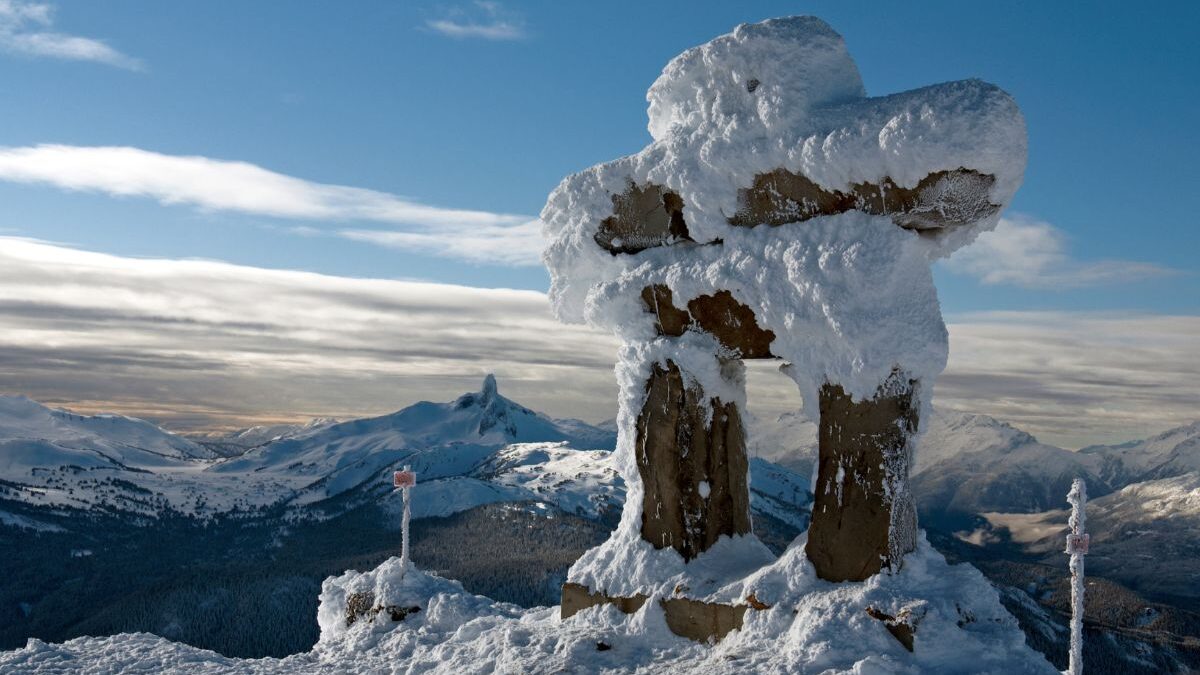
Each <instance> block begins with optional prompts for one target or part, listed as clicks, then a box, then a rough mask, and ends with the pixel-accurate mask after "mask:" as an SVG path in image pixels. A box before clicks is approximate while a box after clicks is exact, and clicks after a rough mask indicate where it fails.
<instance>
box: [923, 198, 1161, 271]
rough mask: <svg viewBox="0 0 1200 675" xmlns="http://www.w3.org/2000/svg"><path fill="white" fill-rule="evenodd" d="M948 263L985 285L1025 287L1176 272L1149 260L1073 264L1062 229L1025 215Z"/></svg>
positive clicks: (1011, 219) (1007, 222)
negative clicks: (1148, 261)
mask: <svg viewBox="0 0 1200 675" xmlns="http://www.w3.org/2000/svg"><path fill="white" fill-rule="evenodd" d="M943 264H944V265H945V266H946V268H947V269H949V270H950V271H952V272H958V273H962V274H969V275H971V276H974V277H976V278H978V279H979V280H980V281H982V282H983V283H985V284H989V285H999V284H1008V285H1013V286H1022V287H1025V288H1078V287H1083V286H1096V285H1101V284H1108V283H1115V282H1121V281H1135V280H1139V279H1147V278H1151V277H1161V276H1166V275H1170V274H1175V273H1176V271H1175V270H1172V269H1170V268H1167V267H1163V266H1161V265H1156V264H1154V263H1147V262H1135V261H1129V260H1098V261H1094V262H1080V261H1077V260H1073V259H1071V257H1070V256H1069V255H1068V254H1067V238H1066V236H1065V235H1064V234H1063V232H1062V231H1061V230H1059V229H1058V228H1056V227H1054V226H1053V225H1051V224H1049V223H1046V222H1043V221H1040V220H1036V219H1033V218H1030V217H1028V216H1023V215H1015V216H1012V217H1009V218H1002V219H1001V220H1000V224H999V225H998V226H997V227H996V229H995V230H993V231H992V232H985V233H983V234H981V235H980V236H979V239H978V240H976V241H975V243H973V244H971V245H970V246H968V247H966V248H964V249H962V250H960V251H958V252H956V253H955V254H954V255H952V256H950V258H949V259H947V260H946V261H945V262H944V263H943Z"/></svg>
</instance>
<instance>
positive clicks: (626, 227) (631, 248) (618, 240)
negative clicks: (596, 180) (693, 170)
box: [594, 182, 691, 255]
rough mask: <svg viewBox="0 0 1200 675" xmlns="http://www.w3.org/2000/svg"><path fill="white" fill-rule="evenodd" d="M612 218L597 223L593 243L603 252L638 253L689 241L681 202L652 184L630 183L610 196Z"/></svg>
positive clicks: (677, 197) (672, 194) (678, 197)
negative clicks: (623, 190)
mask: <svg viewBox="0 0 1200 675" xmlns="http://www.w3.org/2000/svg"><path fill="white" fill-rule="evenodd" d="M612 203H613V215H611V216H609V217H608V218H605V219H604V220H603V221H601V222H600V228H599V229H598V230H597V231H596V234H595V237H594V239H595V241H596V243H597V244H598V245H599V246H600V248H603V249H604V250H606V251H608V252H610V253H612V254H613V255H616V254H618V253H637V252H638V251H644V250H646V249H648V248H653V247H655V246H663V245H666V244H671V243H674V242H677V241H691V237H690V236H689V235H688V229H687V223H685V222H684V220H683V199H682V198H680V196H679V195H678V194H676V193H674V192H671V191H670V190H667V189H664V188H663V187H662V186H660V185H654V184H653V183H650V184H647V185H645V186H641V185H636V184H634V183H632V182H631V183H630V184H629V187H628V188H627V189H626V190H625V192H622V193H621V194H618V195H613V196H612Z"/></svg>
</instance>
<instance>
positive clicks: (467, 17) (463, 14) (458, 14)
mask: <svg viewBox="0 0 1200 675" xmlns="http://www.w3.org/2000/svg"><path fill="white" fill-rule="evenodd" d="M425 26H426V27H427V28H429V29H430V30H432V31H434V32H437V33H441V34H442V35H445V36H447V37H452V38H480V39H484V40H521V39H524V38H525V36H526V35H525V26H524V23H523V22H522V21H521V20H520V18H519V17H517V16H516V15H514V14H513V13H512V12H510V11H508V10H506V9H505V8H504V6H503V5H501V4H500V3H499V2H486V1H484V0H478V1H477V2H474V3H472V5H470V6H459V7H455V8H453V9H451V10H450V13H449V15H448V16H446V17H444V18H441V19H433V20H430V21H426V22H425Z"/></svg>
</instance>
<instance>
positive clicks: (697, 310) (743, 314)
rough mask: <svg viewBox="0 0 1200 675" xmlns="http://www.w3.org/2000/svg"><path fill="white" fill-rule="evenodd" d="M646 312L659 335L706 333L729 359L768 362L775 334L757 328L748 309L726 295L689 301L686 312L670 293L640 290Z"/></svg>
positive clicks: (659, 286)
mask: <svg viewBox="0 0 1200 675" xmlns="http://www.w3.org/2000/svg"><path fill="white" fill-rule="evenodd" d="M642 303H643V304H644V306H645V307H646V311H648V312H651V313H653V314H654V315H655V327H656V328H657V330H658V334H659V335H665V336H669V337H678V336H680V335H683V333H684V331H686V330H687V329H688V328H690V327H693V326H695V327H697V328H699V329H700V330H702V331H704V332H706V333H709V334H710V335H712V336H713V337H715V338H716V339H717V341H718V342H720V343H721V346H722V347H724V348H725V349H726V350H727V351H728V352H729V354H730V355H731V356H734V357H737V358H742V359H769V358H774V355H773V354H771V343H772V342H774V341H775V333H774V331H771V330H767V329H764V328H762V327H760V326H759V325H758V318H757V317H755V316H754V311H753V310H751V309H750V308H749V307H748V306H746V305H743V304H742V303H740V302H738V301H737V300H736V299H735V298H734V297H733V294H732V293H730V292H729V291H717V292H716V293H714V294H712V295H701V296H698V297H695V298H692V300H690V301H689V302H688V304H687V309H686V310H684V309H680V308H679V307H676V306H675V304H674V297H673V295H672V293H671V289H670V288H667V287H666V286H664V285H663V284H655V285H653V286H647V287H645V288H643V289H642Z"/></svg>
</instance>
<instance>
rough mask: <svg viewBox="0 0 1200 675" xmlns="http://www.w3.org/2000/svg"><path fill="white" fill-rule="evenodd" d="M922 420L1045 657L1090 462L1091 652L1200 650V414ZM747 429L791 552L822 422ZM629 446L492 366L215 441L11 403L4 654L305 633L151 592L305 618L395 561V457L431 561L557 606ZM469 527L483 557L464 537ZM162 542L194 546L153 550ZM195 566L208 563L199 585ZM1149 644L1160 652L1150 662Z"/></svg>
mask: <svg viewBox="0 0 1200 675" xmlns="http://www.w3.org/2000/svg"><path fill="white" fill-rule="evenodd" d="M926 426H927V428H926V429H925V430H924V433H923V435H922V437H921V438H920V440H919V446H918V447H919V449H918V452H917V456H916V462H915V465H914V467H913V471H912V477H911V481H912V489H913V491H914V494H915V495H916V497H917V500H918V505H919V510H920V518H921V524H922V527H924V528H925V529H927V530H928V532H929V537H930V540H931V541H932V542H934V543H935V545H937V546H938V547H939V548H941V549H942V550H943V552H944V553H946V554H947V555H948V556H949V557H951V558H952V559H958V560H965V561H969V562H972V563H974V564H976V565H977V566H979V567H980V568H981V569H983V570H984V571H985V573H986V574H988V576H989V578H991V579H992V580H993V583H994V584H997V587H998V588H1000V590H1001V593H1002V596H1003V597H1004V598H1005V603H1006V606H1008V607H1009V609H1010V611H1013V612H1014V614H1017V615H1018V618H1019V619H1020V620H1021V622H1022V626H1023V627H1024V628H1025V629H1026V633H1027V638H1028V639H1030V640H1031V641H1035V642H1036V641H1037V640H1043V639H1044V640H1045V644H1044V645H1042V646H1041V647H1039V648H1042V649H1043V651H1046V653H1048V654H1049V653H1050V651H1053V650H1061V649H1062V648H1063V647H1062V643H1063V640H1064V639H1065V633H1064V632H1062V631H1060V630H1059V629H1060V628H1061V626H1062V625H1063V621H1062V616H1061V609H1062V607H1063V606H1065V600H1063V598H1062V597H1061V596H1062V593H1061V589H1060V588H1059V586H1060V585H1061V583H1060V582H1062V581H1063V578H1064V572H1065V557H1064V556H1063V554H1062V553H1061V548H1062V545H1061V544H1062V541H1061V540H1062V534H1063V532H1064V531H1065V527H1066V521H1065V519H1066V512H1065V511H1064V510H1063V508H1064V507H1065V495H1066V492H1067V489H1068V487H1069V485H1070V482H1071V481H1072V480H1073V479H1074V478H1076V477H1084V478H1085V479H1086V481H1087V483H1088V487H1089V491H1090V492H1091V495H1092V497H1093V501H1092V502H1091V504H1090V506H1089V514H1090V518H1089V530H1090V531H1091V532H1092V541H1093V551H1092V555H1090V556H1089V572H1090V573H1092V574H1094V575H1096V578H1097V582H1098V583H1105V584H1110V581H1108V580H1111V584H1117V585H1116V586H1112V585H1111V584H1110V586H1106V587H1105V588H1109V587H1111V588H1113V589H1117V590H1112V591H1111V592H1106V593H1105V596H1104V597H1106V598H1118V599H1119V600H1114V601H1112V602H1110V603H1108V604H1107V605H1106V604H1104V603H1101V602H1097V603H1096V605H1095V606H1096V607H1097V611H1099V609H1100V608H1105V609H1104V611H1105V612H1108V613H1109V614H1112V613H1113V612H1117V613H1118V614H1120V616H1121V617H1123V618H1121V619H1120V621H1119V622H1116V623H1113V622H1112V621H1109V623H1108V624H1106V625H1104V626H1103V627H1098V628H1096V630H1102V631H1108V632H1109V633H1111V634H1112V635H1114V636H1116V637H1114V638H1113V640H1115V642H1113V641H1112V640H1110V641H1108V642H1099V643H1097V644H1096V645H1095V646H1093V647H1092V648H1093V649H1099V648H1107V649H1110V650H1115V651H1113V654H1108V655H1100V656H1099V657H1098V658H1108V657H1109V656H1111V657H1112V658H1118V659H1125V658H1126V657H1130V658H1133V657H1136V658H1140V659H1143V660H1145V661H1146V663H1147V664H1151V666H1153V667H1154V668H1160V667H1163V664H1168V665H1170V664H1179V663H1184V664H1193V663H1200V660H1192V659H1191V658H1190V657H1188V658H1184V657H1180V656H1179V655H1178V654H1176V652H1177V651H1178V650H1179V649H1181V647H1179V645H1178V644H1176V643H1177V642H1178V641H1179V640H1180V639H1185V638H1180V637H1179V636H1180V635H1183V636H1187V635H1194V634H1196V633H1200V620H1197V618H1196V616H1195V615H1193V614H1191V613H1190V612H1191V611H1193V610H1195V609H1196V608H1197V607H1196V604H1197V603H1196V602H1195V601H1196V599H1197V597H1198V596H1200V593H1198V592H1197V591H1196V590H1195V588H1197V587H1198V586H1197V584H1195V579H1196V577H1197V576H1200V562H1197V561H1198V560H1200V555H1197V554H1198V553H1200V442H1198V439H1200V424H1192V425H1187V426H1183V427H1179V428H1177V429H1173V430H1170V431H1168V432H1165V433H1163V434H1160V435H1158V436H1155V437H1153V438H1150V439H1146V440H1144V441H1140V442H1136V443H1125V444H1121V445H1113V446H1095V447H1090V448H1084V449H1083V450H1080V451H1069V450H1065V449H1062V448H1057V447H1054V446H1051V445H1047V444H1043V443H1040V442H1039V441H1038V440H1037V439H1036V438H1034V437H1033V436H1031V435H1030V434H1028V433H1025V432H1023V431H1021V430H1019V429H1016V428H1014V427H1013V426H1011V425H1008V424H1005V423H1003V422H1000V421H997V420H995V419H992V418H990V417H986V416H983V415H972V414H964V413H957V412H950V411H936V412H935V414H934V415H932V416H931V417H930V419H929V420H928V423H927V425H926ZM748 428H749V429H750V431H751V434H752V435H751V437H750V439H749V447H750V450H751V455H752V460H751V497H752V510H753V516H754V526H755V532H756V534H758V535H759V536H760V538H762V539H763V540H764V542H766V543H767V544H768V546H771V547H772V548H773V549H775V550H776V551H781V550H783V548H785V547H786V546H787V545H788V543H789V542H791V541H792V539H794V537H795V536H796V535H797V534H799V533H801V532H803V531H804V530H805V529H806V528H807V522H808V509H809V506H810V504H811V500H812V495H811V493H810V485H811V471H812V465H813V460H814V459H815V456H816V427H815V425H813V424H812V423H811V422H806V421H803V420H802V419H801V418H800V417H799V416H798V415H795V414H787V415H783V416H781V417H779V418H776V419H765V420H764V419H756V420H754V423H753V424H749V425H748ZM615 442H616V433H615V427H614V425H613V424H611V423H608V424H601V425H591V424H587V423H584V422H581V421H579V420H562V419H555V418H552V417H549V416H547V415H544V414H542V413H538V412H535V411H533V410H530V409H528V408H526V407H524V406H521V405H520V404H518V403H516V402H514V401H512V400H510V399H508V398H506V397H504V396H502V395H501V394H500V392H499V388H498V386H497V383H496V381H495V378H493V377H490V376H489V377H488V378H487V379H486V380H485V381H484V383H483V386H482V387H481V388H480V390H479V391H477V392H471V393H468V394H464V395H463V396H460V397H459V398H457V399H456V400H454V401H450V402H446V403H432V402H422V403H417V404H415V405H412V406H409V407H407V408H405V409H403V410H401V411H398V412H396V413H392V414H389V415H382V416H379V417H372V418H365V419H356V420H346V421H336V420H314V421H312V422H311V423H308V424H302V425H280V426H273V427H258V428H252V429H247V430H242V431H239V432H235V433H232V434H227V435H223V436H222V435H213V434H208V435H202V436H195V435H193V436H188V437H184V436H179V435H175V434H172V433H169V432H167V431H164V430H162V429H160V428H159V427H157V426H155V425H154V424H151V423H149V422H145V421H142V420H137V419H133V418H129V417H122V416H114V415H97V416H81V415H75V414H73V413H70V412H66V411H61V410H53V409H50V408H47V407H45V406H42V405H40V404H38V403H36V402H35V401H32V400H30V399H28V398H24V397H19V396H5V397H0V543H4V542H8V541H11V542H14V546H21V547H24V548H26V549H28V551H29V554H28V555H29V558H28V559H20V560H14V561H12V564H13V565H14V566H15V567H14V569H13V570H5V573H6V574H7V575H9V576H12V577H14V581H13V583H12V584H9V585H7V586H6V585H5V584H0V618H5V612H6V611H8V612H9V614H10V615H11V618H12V622H10V631H11V633H12V634H11V635H8V634H6V633H5V632H4V631H0V648H2V647H3V646H4V644H5V642H4V641H7V642H9V643H13V644H10V645H9V646H15V644H19V643H20V640H21V639H22V637H21V636H22V635H34V634H37V635H39V636H40V637H43V638H44V639H61V638H64V637H67V636H72V635H79V634H103V633H105V632H112V631H128V630H147V631H151V632H157V633H159V634H163V633H164V631H166V632H170V630H176V631H178V632H177V633H176V634H175V637H176V638H178V639H181V640H183V641H187V642H190V643H192V644H198V645H199V646H205V647H208V648H213V649H218V650H220V651H222V653H237V654H238V655H266V654H275V655H280V654H284V653H290V651H295V650H298V649H304V648H307V646H309V645H310V644H311V640H315V637H314V635H315V634H314V633H313V631H314V630H315V628H313V627H312V626H311V625H309V624H310V623H311V621H308V623H305V621H300V620H297V621H298V623H297V624H296V626H295V628H294V629H292V630H290V631H284V632H283V633H280V634H279V635H282V636H283V637H278V636H277V637H276V638H275V639H276V642H263V640H261V639H255V640H250V641H248V642H247V641H246V640H249V638H248V637H246V636H245V635H242V634H229V635H223V636H214V635H212V634H211V633H212V630H211V628H210V627H209V624H208V623H207V622H206V621H201V620H200V619H199V618H196V619H195V620H194V622H193V623H189V622H188V621H184V620H182V619H180V617H179V616H177V615H176V614H172V613H170V612H166V611H165V610H163V609H161V608H160V607H159V606H158V605H159V601H160V599H161V598H162V597H163V596H164V594H166V595H167V596H170V597H174V596H172V595H171V594H182V595H184V596H186V597H195V596H196V595H197V594H199V595H200V596H202V597H206V598H209V599H208V600H205V601H204V603H205V604H206V606H207V605H211V604H212V603H216V605H215V606H217V607H226V609H225V610H224V611H226V612H229V613H235V614H236V613H242V614H247V615H253V614H254V612H256V611H260V607H259V605H261V604H262V603H258V604H254V605H252V606H249V607H247V606H245V605H243V604H237V602H238V600H237V598H236V597H229V596H228V592H229V589H230V588H243V590H242V591H240V592H238V593H234V594H233V595H234V596H241V597H243V598H251V597H253V598H258V597H260V596H261V597H268V598H275V599H276V600H275V601H278V602H282V600H280V598H283V597H288V598H293V599H292V600H289V601H288V602H290V603H291V604H290V605H289V607H292V610H290V611H292V612H294V613H296V614H298V615H303V614H304V613H305V612H308V611H309V609H311V608H310V607H309V605H308V604H306V603H310V602H311V598H312V597H315V593H309V592H308V591H310V590H312V589H313V588H315V587H319V583H320V580H321V579H322V578H323V577H324V576H325V575H328V574H331V573H336V572H339V571H340V570H342V569H345V568H346V567H350V566H362V567H365V566H366V565H368V564H374V563H376V562H377V561H378V560H380V559H382V557H383V556H385V555H389V554H390V553H391V549H390V547H391V544H392V543H393V542H392V539H394V538H395V529H396V528H397V527H398V523H399V511H400V500H399V499H398V497H397V495H396V494H395V492H394V491H393V490H392V486H391V472H392V471H393V470H396V469H398V468H401V467H403V466H411V467H412V468H413V469H414V470H415V471H417V473H418V484H417V487H416V488H414V490H413V493H412V497H413V499H412V503H413V517H414V519H416V520H415V522H414V526H415V528H416V534H417V536H416V539H415V543H416V547H415V549H414V556H415V558H416V559H417V561H418V562H420V563H423V564H425V565H428V568H429V569H439V570H442V571H444V572H446V573H447V574H448V575H449V576H454V577H456V578H459V579H462V580H463V581H464V583H466V584H467V585H468V588H469V589H471V590H473V591H474V592H480V593H485V594H488V595H491V596H493V597H498V598H499V599H504V600H507V601H512V602H518V603H521V604H530V603H534V604H553V603H554V602H555V601H556V598H557V586H558V584H560V583H561V581H562V577H563V575H564V574H565V570H566V567H568V566H569V565H570V563H571V562H572V561H573V560H574V559H575V557H577V556H578V555H579V553H581V552H582V550H584V549H586V548H588V547H590V546H592V545H594V544H595V543H598V541H600V540H602V539H603V537H605V536H607V532H608V530H610V529H611V528H612V527H613V526H614V525H615V522H616V520H617V518H618V517H619V513H620V509H621V505H622V503H623V501H624V495H625V485H624V482H623V480H622V479H621V477H620V476H619V475H618V474H617V472H616V471H615V470H614V469H613V467H612V466H611V463H610V461H609V454H610V453H611V450H612V449H613V447H614V446H615ZM464 537H466V538H471V539H473V541H474V542H475V543H474V544H473V546H474V547H475V549H477V550H466V549H463V548H462V547H461V544H460V541H461V540H462V539H463V538H464ZM531 537H532V538H531ZM165 539H169V540H172V541H179V542H180V543H179V544H178V545H177V546H176V548H174V549H173V550H172V551H171V552H170V553H159V552H158V550H157V548H156V547H157V546H158V545H159V544H158V542H160V541H163V540H165ZM514 541H519V543H518V544H516V545H514V543H513V542H514ZM147 547H149V548H148V549H147ZM141 549H144V550H141ZM518 549H519V550H518ZM481 551H482V552H486V554H482V555H476V554H477V553H479V552H481ZM135 553H140V557H137V556H134V557H130V556H133V554H135ZM518 554H520V555H518ZM156 555H164V556H168V557H169V558H170V560H172V561H174V562H171V563H167V562H164V561H161V560H155V559H154V556H156ZM79 556H83V557H79ZM122 556H124V557H122ZM59 557H61V560H59V559H58V558H59ZM143 558H144V559H145V560H144V561H143V560H142V559H143ZM231 560H234V561H236V563H231V562H230V561H231ZM23 561H24V562H23ZM143 563H144V564H146V565H149V566H151V567H150V568H152V569H153V570H154V572H153V573H149V572H148V573H147V574H146V575H145V576H146V580H145V583H141V582H139V581H137V580H130V579H128V578H127V577H125V576H119V577H117V581H116V582H113V581H109V582H107V583H108V584H109V585H111V586H113V588H114V589H117V590H119V591H120V592H119V593H118V594H117V595H116V596H113V595H111V594H110V595H103V594H102V593H100V592H99V591H96V590H91V589H89V592H91V593H93V596H94V597H93V596H86V597H87V599H88V600H89V602H91V603H101V604H102V603H112V607H111V608H109V609H106V610H105V612H104V613H103V617H96V616H87V615H86V614H87V613H86V612H82V611H77V610H75V609H70V608H71V607H72V606H74V605H75V604H78V602H79V600H80V598H81V595H80V591H79V590H78V589H77V588H75V589H73V588H72V587H70V586H69V585H64V584H69V583H70V582H71V580H73V579H80V578H92V579H95V580H96V581H94V582H90V583H89V584H88V585H89V587H90V586H101V587H102V586H104V584H105V582H103V581H99V579H110V576H109V575H111V574H113V572H112V571H111V568H114V567H120V566H127V565H131V564H132V565H139V564H143ZM89 564H90V565H92V567H90V568H89V567H87V566H88V565H89ZM22 565H23V566H24V567H22ZM30 565H39V566H41V572H42V573H41V574H36V575H34V577H33V580H32V582H31V581H30V579H28V578H25V577H23V576H22V575H23V574H25V573H27V572H29V570H27V569H26V568H28V567H29V566H30ZM81 565H82V566H83V567H82V568H81V567H80V566H81ZM172 565H174V566H175V567H172ZM150 568H148V569H150ZM187 569H208V570H209V571H208V572H205V573H204V579H200V578H198V577H197V576H196V575H197V574H199V572H195V573H188V572H186V570H187ZM47 570H49V573H47ZM172 570H174V571H172ZM30 573H31V572H30ZM88 575H92V576H91V577H89V576H88ZM156 575H157V576H156ZM263 575H267V578H268V580H269V581H264V580H263V579H262V578H261V577H262V576H263ZM296 575H300V576H299V577H298V576H296ZM1101 577H1102V578H1101ZM301 578H302V579H304V581H303V582H302V583H301V581H300V579H301ZM238 584H249V586H248V587H241V586H238ZM297 584H299V585H297ZM281 587H283V588H287V589H290V590H289V591H287V592H284V591H281V590H280V588H281ZM222 589H224V590H222ZM306 589H307V590H306ZM1127 589H1132V590H1127ZM117 590H114V592H117ZM222 593H225V594H226V595H221V594H222ZM1139 593H1140V594H1142V595H1143V596H1144V597H1138V595H1137V594H1139ZM85 595H86V594H85ZM214 597H218V598H220V597H224V598H226V599H225V600H221V601H217V600H213V599H212V598H214ZM6 603H7V604H8V605H9V607H7V608H6V607H5V606H4V605H5V604H6ZM221 603H226V604H225V605H222V604H221ZM1163 603H1166V604H1163ZM268 604H269V603H268ZM1113 607H1116V608H1117V609H1113ZM212 611H216V610H212ZM262 611H265V610H262ZM1056 612H1057V613H1056ZM206 616H207V615H206ZM172 617H174V618H172ZM1146 617H1151V619H1152V620H1151V619H1147V618H1146ZM310 618H311V617H310ZM264 620H267V619H264ZM1105 620H1106V621H1107V619H1105ZM1193 622H1194V623H1193ZM0 623H5V622H4V621H0ZM1097 625H1099V624H1097ZM181 626H182V627H181ZM1126 630H1133V631H1143V632H1145V631H1149V633H1147V634H1145V635H1143V634H1141V633H1138V634H1136V635H1126V634H1125V633H1122V632H1121V631H1126ZM244 632H245V631H243V633H244ZM1039 636H1040V637H1039ZM1047 636H1048V637H1047ZM1186 639H1192V638H1186ZM1106 644H1107V645H1108V647H1104V645H1106ZM1139 644H1150V645H1152V648H1149V649H1150V652H1149V656H1147V655H1139V652H1138V650H1139V649H1141V647H1138V645H1139ZM1188 644H1190V643H1188ZM1114 645H1115V646H1114ZM1193 647H1195V650H1194V651H1195V652H1196V653H1200V645H1194V646H1193ZM1188 649H1192V647H1188ZM289 650H290V651H289ZM1185 651H1186V650H1185ZM1055 653H1057V652H1055ZM1188 653H1191V652H1188ZM1114 654H1115V655H1114ZM1147 659H1149V660H1147ZM1151 666H1146V667H1147V668H1151ZM1171 667H1174V666H1171ZM1151 670H1152V668H1151ZM1147 672H1150V671H1147Z"/></svg>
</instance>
